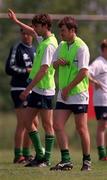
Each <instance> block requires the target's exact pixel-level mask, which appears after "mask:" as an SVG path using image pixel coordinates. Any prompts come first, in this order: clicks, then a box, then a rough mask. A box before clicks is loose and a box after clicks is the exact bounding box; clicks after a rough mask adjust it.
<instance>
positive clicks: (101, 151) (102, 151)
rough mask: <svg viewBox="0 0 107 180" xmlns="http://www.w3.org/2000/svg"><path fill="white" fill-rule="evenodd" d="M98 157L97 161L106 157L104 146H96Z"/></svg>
mask: <svg viewBox="0 0 107 180" xmlns="http://www.w3.org/2000/svg"><path fill="white" fill-rule="evenodd" d="M97 149H98V155H99V159H101V158H103V157H106V149H105V147H104V146H98V147H97Z"/></svg>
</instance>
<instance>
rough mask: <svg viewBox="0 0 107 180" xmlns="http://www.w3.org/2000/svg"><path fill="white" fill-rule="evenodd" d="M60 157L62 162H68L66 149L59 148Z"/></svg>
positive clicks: (68, 157) (68, 156) (68, 154)
mask: <svg viewBox="0 0 107 180" xmlns="http://www.w3.org/2000/svg"><path fill="white" fill-rule="evenodd" d="M61 158H62V160H61V161H62V162H68V161H70V160H71V158H70V153H69V150H68V149H65V150H61Z"/></svg>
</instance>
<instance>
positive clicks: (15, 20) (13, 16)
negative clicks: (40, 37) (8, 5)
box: [8, 9, 37, 38]
mask: <svg viewBox="0 0 107 180" xmlns="http://www.w3.org/2000/svg"><path fill="white" fill-rule="evenodd" d="M8 16H9V18H10V19H11V20H12V21H13V22H15V23H16V24H17V25H19V26H20V27H21V28H23V29H25V30H26V31H28V32H29V33H30V34H31V35H33V36H35V37H36V38H37V33H36V32H35V31H34V29H33V28H32V27H30V26H28V25H26V24H24V23H22V22H21V21H19V20H18V19H17V17H16V14H15V13H14V12H13V11H12V10H11V9H9V10H8Z"/></svg>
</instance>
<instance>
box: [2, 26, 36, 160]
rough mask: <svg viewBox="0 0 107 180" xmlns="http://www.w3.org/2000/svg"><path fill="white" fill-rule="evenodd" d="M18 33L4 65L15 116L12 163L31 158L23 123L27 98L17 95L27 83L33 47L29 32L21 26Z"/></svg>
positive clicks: (33, 53) (33, 51) (29, 142)
mask: <svg viewBox="0 0 107 180" xmlns="http://www.w3.org/2000/svg"><path fill="white" fill-rule="evenodd" d="M20 35H21V41H20V42H18V43H17V44H15V45H14V46H13V47H12V48H11V49H10V53H9V56H8V59H7V62H6V67H5V69H6V73H7V74H8V75H9V76H11V97H12V100H13V103H14V108H15V113H16V117H17V125H16V131H15V145H14V146H15V148H14V156H15V157H14V163H24V162H25V161H28V160H32V156H31V155H30V150H29V146H30V144H31V141H30V139H29V136H28V132H27V131H26V130H25V125H24V113H25V109H26V108H25V107H26V106H27V100H26V101H22V100H21V99H20V98H19V95H20V93H21V92H22V91H23V90H25V88H26V86H27V85H28V83H27V78H28V76H29V73H30V71H31V68H32V63H33V59H34V55H35V48H34V47H33V45H32V36H31V35H30V34H28V33H27V32H26V31H25V30H23V29H22V28H21V29H20ZM36 121H37V120H36ZM35 123H37V122H35Z"/></svg>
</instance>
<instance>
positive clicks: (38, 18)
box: [32, 14, 52, 30]
mask: <svg viewBox="0 0 107 180" xmlns="http://www.w3.org/2000/svg"><path fill="white" fill-rule="evenodd" d="M32 24H33V25H34V26H35V25H36V24H41V25H42V26H44V25H47V28H48V30H50V28H51V24H52V20H51V18H50V16H49V15H48V14H38V15H35V16H34V17H33V19H32Z"/></svg>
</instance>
